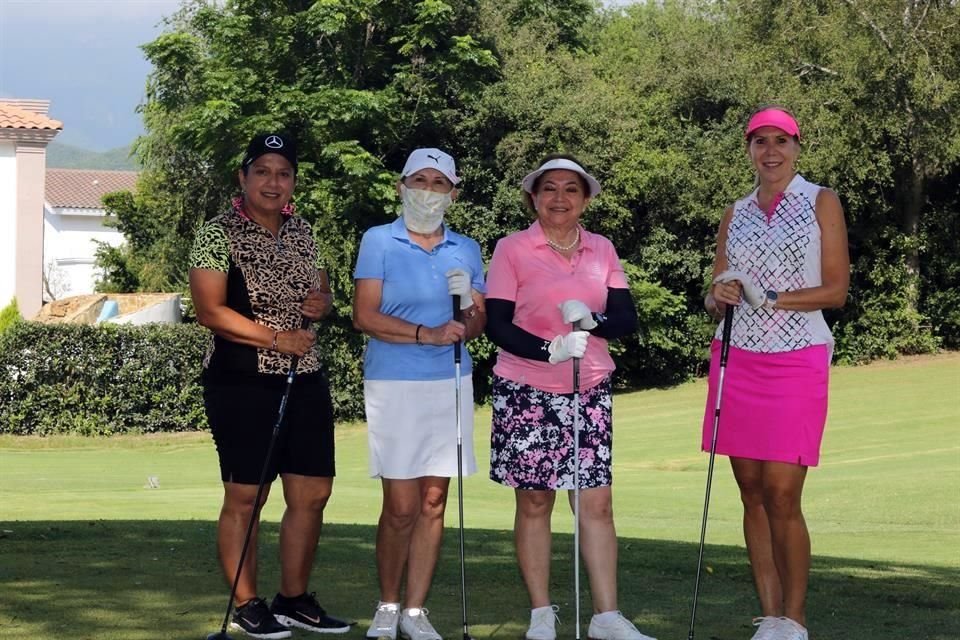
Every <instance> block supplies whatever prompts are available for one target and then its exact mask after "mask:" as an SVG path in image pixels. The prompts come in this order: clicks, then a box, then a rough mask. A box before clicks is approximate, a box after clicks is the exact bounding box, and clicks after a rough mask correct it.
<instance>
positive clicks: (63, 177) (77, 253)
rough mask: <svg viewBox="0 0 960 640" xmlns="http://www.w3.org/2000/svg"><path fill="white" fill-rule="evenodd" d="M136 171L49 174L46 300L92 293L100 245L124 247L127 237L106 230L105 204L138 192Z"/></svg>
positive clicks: (112, 229)
mask: <svg viewBox="0 0 960 640" xmlns="http://www.w3.org/2000/svg"><path fill="white" fill-rule="evenodd" d="M136 185H137V172H136V171H99V170H87V169H47V173H46V188H45V199H44V207H43V270H44V300H45V301H48V300H56V299H59V298H64V297H67V296H75V295H81V294H87V293H93V288H94V285H95V284H96V280H97V277H98V275H99V274H98V273H97V270H96V268H95V266H94V258H95V254H96V250H97V242H105V243H107V244H109V245H111V246H119V245H121V244H123V234H122V233H120V231H119V230H117V229H116V228H115V227H108V226H106V225H105V224H104V220H105V218H106V215H107V212H106V210H105V209H104V208H103V203H102V199H103V196H105V195H106V194H108V193H113V192H114V191H135V190H136Z"/></svg>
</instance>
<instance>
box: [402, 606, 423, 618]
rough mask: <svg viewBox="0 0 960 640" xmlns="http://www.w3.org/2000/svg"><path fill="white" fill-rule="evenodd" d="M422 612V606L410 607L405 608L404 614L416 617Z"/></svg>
mask: <svg viewBox="0 0 960 640" xmlns="http://www.w3.org/2000/svg"><path fill="white" fill-rule="evenodd" d="M421 612H422V609H421V608H420V607H410V608H409V609H404V610H403V615H405V616H408V617H410V618H416V617H417V616H418V615H420V613H421Z"/></svg>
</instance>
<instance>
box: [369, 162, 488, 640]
mask: <svg viewBox="0 0 960 640" xmlns="http://www.w3.org/2000/svg"><path fill="white" fill-rule="evenodd" d="M459 182H460V178H459V177H458V176H457V170H456V165H455V163H454V160H453V158H452V157H451V156H450V155H449V154H447V153H445V152H443V151H441V150H439V149H415V150H414V151H413V152H412V153H411V154H410V156H409V157H408V158H407V162H406V164H405V165H404V167H403V171H402V172H401V173H400V180H399V181H398V182H397V192H398V194H399V195H400V201H401V205H402V206H401V215H400V216H399V217H398V218H397V219H396V220H395V221H394V222H392V223H389V224H384V225H381V226H378V227H373V228H371V229H369V230H368V231H367V232H366V233H365V234H364V235H363V240H362V241H361V243H360V253H359V256H358V257H357V266H356V269H355V271H354V281H355V294H354V301H353V323H354V326H356V327H357V328H358V329H360V330H361V331H363V332H364V333H365V334H366V335H367V336H369V341H368V342H367V348H366V352H365V354H364V361H363V395H364V402H365V405H366V417H367V430H368V444H369V450H370V475H371V477H374V478H379V479H380V484H381V487H382V490H383V504H382V508H381V512H380V522H379V524H378V526H377V574H378V577H379V580H380V601H379V603H378V604H377V608H376V611H375V612H374V617H373V623H372V624H371V625H370V628H369V630H368V631H367V637H369V638H389V639H390V640H394V639H395V638H396V636H397V630H398V627H399V631H400V632H401V633H402V634H403V636H404V637H406V638H409V639H410V640H440V635H439V634H438V633H437V631H436V630H435V629H434V628H433V625H431V623H430V621H429V620H428V619H427V609H425V608H424V606H423V605H424V602H425V601H426V598H427V592H428V591H429V590H430V583H431V582H432V581H433V573H434V568H435V567H436V564H437V559H438V556H439V554H440V541H441V538H442V536H443V514H444V510H445V508H446V504H447V490H448V488H449V486H450V478H451V477H453V476H456V475H457V437H456V436H457V430H456V424H457V422H456V418H457V412H458V411H459V412H460V420H461V428H462V434H463V437H462V441H463V459H462V464H463V473H464V475H469V474H472V473H474V472H476V469H477V463H476V460H475V459H474V454H473V385H472V383H471V380H472V378H471V376H472V369H471V360H470V354H469V352H467V350H466V349H463V350H462V366H461V370H460V374H461V382H460V384H461V393H460V406H459V407H457V406H456V380H455V367H454V347H453V344H454V343H455V342H461V341H466V340H469V339H471V338H474V337H476V336H478V335H480V334H481V333H483V327H484V324H485V322H486V314H485V312H484V302H483V292H484V291H486V287H485V286H484V279H483V261H482V259H481V257H480V246H479V245H478V244H477V243H476V242H475V241H474V240H471V239H470V238H468V237H466V236H463V235H461V234H459V233H456V232H454V231H453V230H452V229H450V228H449V227H448V226H447V225H446V224H445V223H444V214H445V213H446V211H447V208H448V207H449V206H450V205H451V204H452V203H453V201H454V199H455V198H456V197H457V184H459ZM451 296H453V297H451ZM453 304H456V305H457V306H458V313H457V315H458V316H459V319H457V318H455V316H454V309H453V306H452V305H453ZM404 569H406V583H405V584H404V581H403V574H404Z"/></svg>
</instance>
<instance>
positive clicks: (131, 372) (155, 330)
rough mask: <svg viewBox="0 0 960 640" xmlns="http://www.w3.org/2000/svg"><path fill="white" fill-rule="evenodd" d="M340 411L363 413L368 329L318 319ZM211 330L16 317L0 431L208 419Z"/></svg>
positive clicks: (154, 425)
mask: <svg viewBox="0 0 960 640" xmlns="http://www.w3.org/2000/svg"><path fill="white" fill-rule="evenodd" d="M317 328H318V336H317V339H318V342H319V343H320V344H321V345H325V346H324V347H323V348H321V350H320V352H321V358H322V360H323V361H324V368H325V369H326V371H327V374H328V376H329V378H330V389H331V393H332V395H333V406H334V413H335V415H336V418H337V419H338V420H353V419H357V418H358V417H362V416H363V371H362V366H363V361H362V358H358V357H357V355H356V353H357V352H359V351H362V344H363V338H362V337H361V336H359V334H357V333H356V332H355V331H352V328H351V327H349V325H348V322H347V321H346V320H342V319H340V320H339V321H338V320H334V321H332V322H324V323H321V324H320V325H318V326H317ZM209 336H210V332H209V330H207V329H206V328H204V327H202V326H200V325H198V324H193V323H186V324H176V325H161V324H155V325H145V326H130V325H114V324H106V325H97V326H85V325H68V324H40V323H37V322H14V323H13V324H11V325H10V327H9V329H8V330H7V331H6V332H5V333H4V334H2V335H0V433H8V434H16V435H31V434H32V435H49V434H54V433H75V434H82V435H108V434H115V433H154V432H160V431H165V432H170V431H200V430H205V429H207V418H206V415H205V414H204V409H203V392H202V388H201V386H200V373H201V370H202V363H203V354H204V352H205V351H206V347H207V341H208V340H209Z"/></svg>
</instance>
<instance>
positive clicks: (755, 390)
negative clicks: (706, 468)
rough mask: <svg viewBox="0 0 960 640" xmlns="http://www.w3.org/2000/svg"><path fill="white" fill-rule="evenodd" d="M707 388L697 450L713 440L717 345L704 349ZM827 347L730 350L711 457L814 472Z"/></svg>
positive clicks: (707, 447) (822, 416) (824, 415)
mask: <svg viewBox="0 0 960 640" xmlns="http://www.w3.org/2000/svg"><path fill="white" fill-rule="evenodd" d="M710 352H711V357H710V386H709V391H708V393H707V406H706V409H705V411H704V415H703V438H702V442H701V446H702V448H703V450H704V451H709V450H710V444H711V441H712V439H713V423H714V410H715V408H716V401H717V400H716V398H717V383H718V381H719V378H720V341H719V340H714V341H713V344H712V345H711V347H710ZM829 375H830V356H829V351H828V348H827V345H823V344H820V345H814V346H811V347H806V348H804V349H799V350H797V351H786V352H782V353H756V352H754V351H746V350H744V349H738V348H736V347H730V357H729V359H728V360H727V368H726V372H725V374H724V380H723V397H722V398H721V401H720V423H719V427H718V429H717V453H719V454H721V455H725V456H732V457H735V458H750V459H753V460H770V461H774V462H788V463H792V464H799V465H804V466H808V467H815V466H817V464H818V463H819V462H820V443H821V442H822V440H823V427H824V425H825V424H826V421H827V384H828V380H829Z"/></svg>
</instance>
